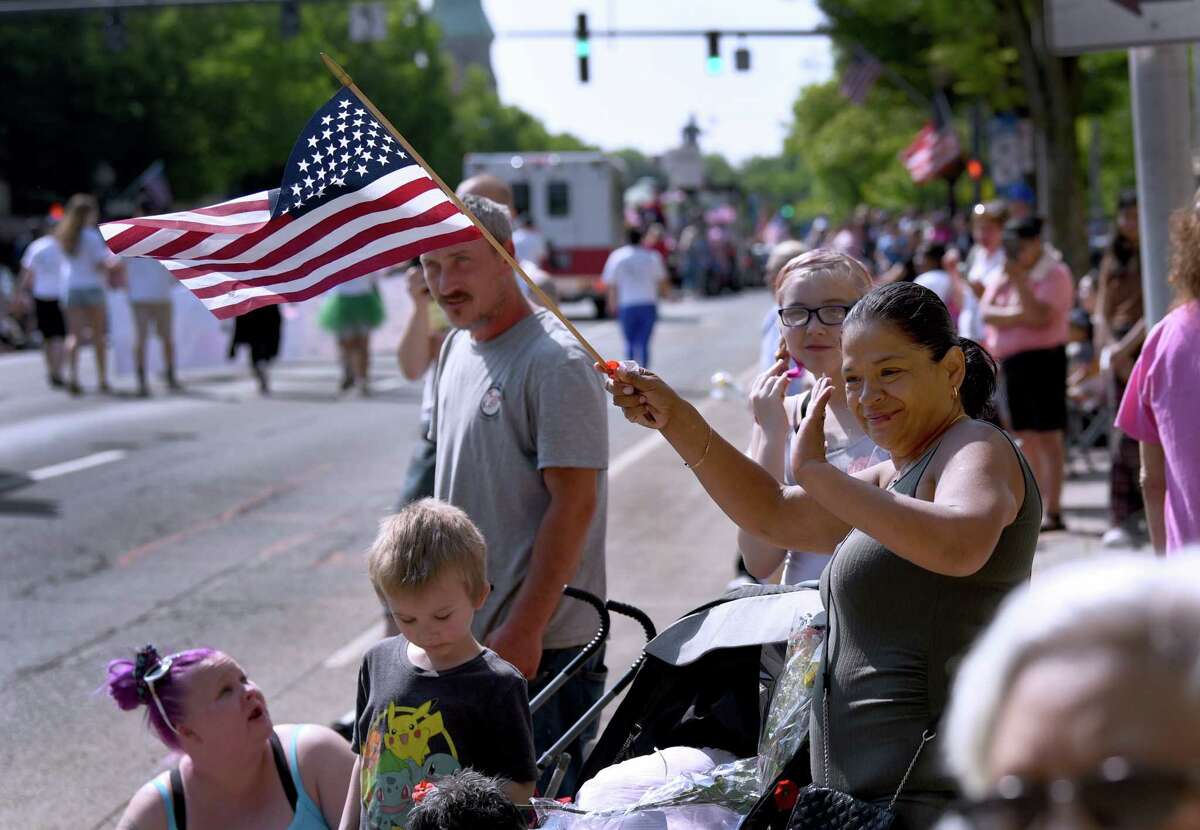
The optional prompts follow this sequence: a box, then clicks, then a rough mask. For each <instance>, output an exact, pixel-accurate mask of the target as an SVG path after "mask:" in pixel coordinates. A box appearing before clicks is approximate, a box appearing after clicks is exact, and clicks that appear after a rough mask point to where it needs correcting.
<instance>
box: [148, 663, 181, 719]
mask: <svg viewBox="0 0 1200 830" xmlns="http://www.w3.org/2000/svg"><path fill="white" fill-rule="evenodd" d="M173 657H174V655H168V656H166V657H164V658H162V659H161V660H159V661H158V664H157V665H155V667H154V668H152V669H150V671H148V672H146V673H145V674H144V675H142V682H143V683H145V684H146V688H147V689H148V690H149V691H150V699H151V700H153V701H154V705H155V707H156V708H157V709H158V714H160V715H162V719H163V723H165V724H166V725H167V728H168V729H170V730H171V731H172V732H174V733H175V734H176V735H178V734H179V730H178V729H176V728H175V724H173V723H171V719H170V718H169V717H167V710H166V709H165V708H164V707H163V705H162V700H160V699H159V697H158V692H156V691H155V690H154V684H155V683H157V682H158V681H160V680H162V679H163V678H164V677H166V676H167V675H168V674H170V673H171V663H172V662H173Z"/></svg>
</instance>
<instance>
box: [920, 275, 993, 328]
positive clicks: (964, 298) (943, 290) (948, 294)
mask: <svg viewBox="0 0 1200 830" xmlns="http://www.w3.org/2000/svg"><path fill="white" fill-rule="evenodd" d="M913 282H915V283H916V284H917V285H923V286H925V287H926V288H928V289H929V290H930V291H932V292H933V293H934V294H937V295H938V297H939V298H940V299H941V301H942V302H943V303H945V304H946V308H948V309H950V312H951V314H950V316H951V317H952V318H953V317H954V312H955V311H957V312H958V317H957V318H955V319H954V328H955V331H957V332H958V336H959V337H967V338H970V339H971V340H974V341H976V342H979V339H980V338H981V337H982V336H983V327H982V326H981V325H980V323H979V301H978V300H977V299H976V298H975V294H974V292H973V291H971V289H970V288H968V287H967V286H965V285H964V286H963V290H962V292H961V295H960V296H959V298H958V299H959V306H958V308H957V309H955V308H954V307H953V305H952V304H951V300H952V298H953V295H954V278H953V277H951V276H950V275H949V274H947V273H946V272H945V271H942V270H940V269H938V270H934V271H926V272H925V273H924V274H921V276H919V277H917V278H916V279H915V280H913Z"/></svg>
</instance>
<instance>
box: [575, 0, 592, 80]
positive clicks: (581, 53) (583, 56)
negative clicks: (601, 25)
mask: <svg viewBox="0 0 1200 830" xmlns="http://www.w3.org/2000/svg"><path fill="white" fill-rule="evenodd" d="M591 54H592V45H591V43H590V42H589V41H588V22H587V15H586V14H583V13H582V12H581V13H580V14H577V15H575V57H577V58H579V83H581V84H586V83H587V82H588V57H589V56H590V55H591Z"/></svg>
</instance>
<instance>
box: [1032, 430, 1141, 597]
mask: <svg viewBox="0 0 1200 830" xmlns="http://www.w3.org/2000/svg"><path fill="white" fill-rule="evenodd" d="M1087 460H1089V461H1090V462H1091V465H1090V469H1089V467H1088V465H1087V464H1086V463H1085V459H1084V458H1083V457H1082V456H1080V457H1077V458H1074V459H1072V461H1071V462H1069V463H1068V465H1067V472H1068V478H1067V480H1066V483H1065V484H1064V486H1063V521H1064V522H1065V523H1066V525H1067V530H1065V531H1061V532H1058V533H1043V534H1042V537H1041V538H1040V539H1039V540H1038V553H1037V557H1036V558H1035V559H1034V561H1033V570H1034V578H1035V579H1036V577H1037V573H1038V571H1040V570H1043V569H1045V568H1048V567H1053V566H1055V565H1060V564H1063V563H1065V562H1070V561H1073V560H1076V559H1083V558H1086V557H1094V556H1105V555H1113V554H1121V553H1125V554H1137V555H1141V556H1152V555H1153V553H1154V551H1153V548H1151V547H1150V543H1149V542H1148V541H1147V542H1146V543H1144V544H1143V545H1142V546H1141V547H1135V548H1106V547H1103V546H1102V545H1101V544H1100V537H1101V536H1103V535H1104V531H1106V530H1108V454H1107V452H1106V451H1104V450H1093V451H1091V454H1090V455H1089V456H1088V459H1087Z"/></svg>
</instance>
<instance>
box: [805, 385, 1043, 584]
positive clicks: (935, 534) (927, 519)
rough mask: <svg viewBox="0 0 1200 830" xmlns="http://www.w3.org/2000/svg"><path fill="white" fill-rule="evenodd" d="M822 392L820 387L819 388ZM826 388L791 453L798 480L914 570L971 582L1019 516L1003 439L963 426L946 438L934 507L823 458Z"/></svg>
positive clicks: (1016, 472) (1013, 464)
mask: <svg viewBox="0 0 1200 830" xmlns="http://www.w3.org/2000/svg"><path fill="white" fill-rule="evenodd" d="M820 389H821V387H818V390H820ZM829 392H830V390H828V389H827V388H826V389H824V390H823V391H821V392H820V394H819V395H818V393H817V392H814V396H815V398H816V399H815V400H814V403H813V405H812V406H811V407H810V408H811V409H812V412H810V413H809V417H807V418H805V421H804V425H803V426H802V428H801V433H800V435H799V436H797V440H796V449H795V451H794V453H793V467H794V469H795V473H796V480H797V481H799V482H800V483H801V485H803V486H804V487H805V488H807V489H808V491H809V492H811V493H812V494H813V498H815V499H816V500H817V501H818V502H820V503H821V504H822V505H823V506H824V507H825V508H826V509H827V510H828V511H829V512H830V513H832V514H834V515H835V516H837V517H838V518H839V519H841V520H842V521H844V522H845V523H846V524H848V525H851V526H853V527H856V528H858V529H859V530H861V531H862V532H863V533H866V534H867V535H869V536H871V537H872V538H874V539H876V540H877V541H878V542H879V543H880V544H882V545H883V546H884V547H886V548H888V549H889V550H891V551H892V552H893V553H895V554H896V555H897V556H900V557H902V558H904V559H907V560H908V561H909V562H912V563H913V564H914V565H917V566H919V567H921V568H924V569H925V570H928V571H933V572H934V573H939V574H944V575H946V576H970V575H971V574H973V573H975V572H976V571H978V570H979V569H980V568H982V567H983V566H984V565H985V564H987V561H988V558H989V557H990V556H991V555H992V551H993V550H994V549H995V547H996V542H997V541H998V540H999V538H1000V533H1001V532H1002V531H1003V530H1004V528H1005V527H1006V526H1007V525H1009V524H1010V523H1011V522H1012V521H1013V519H1015V518H1016V515H1017V511H1018V510H1019V509H1020V505H1021V499H1019V498H1018V497H1017V495H1016V492H1015V491H1014V486H1015V482H1017V481H1019V480H1021V478H1023V476H1022V475H1021V467H1020V464H1019V462H1018V461H1017V458H1016V455H1015V454H1014V453H1013V451H1012V448H1011V446H1009V445H1008V442H1007V440H1006V439H1004V438H1003V437H1001V436H999V435H991V434H986V433H980V432H978V430H983V429H986V428H985V427H980V426H976V427H970V426H969V425H965V426H963V427H960V428H959V429H958V430H957V431H956V432H955V433H951V432H947V433H944V435H945V436H946V437H945V439H944V442H945V443H946V446H944V447H943V449H942V452H944V453H947V454H948V456H949V457H948V460H947V461H946V462H945V466H944V467H943V468H942V469H941V471H940V474H939V475H938V477H937V483H936V487H935V490H934V494H933V500H932V501H924V500H922V499H918V498H913V497H910V496H905V495H900V494H898V493H894V492H890V491H888V490H884V489H881V488H880V487H878V486H877V485H873V484H871V483H869V482H866V481H863V480H862V479H861V478H855V477H854V476H848V475H846V474H845V473H843V472H842V471H840V470H838V469H837V468H836V467H834V466H833V465H831V464H829V462H827V461H826V460H825V444H824V435H823V434H822V433H820V432H818V431H817V427H818V426H819V425H821V424H822V423H823V421H824V409H825V405H826V403H827V401H828V399H829Z"/></svg>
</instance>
